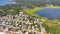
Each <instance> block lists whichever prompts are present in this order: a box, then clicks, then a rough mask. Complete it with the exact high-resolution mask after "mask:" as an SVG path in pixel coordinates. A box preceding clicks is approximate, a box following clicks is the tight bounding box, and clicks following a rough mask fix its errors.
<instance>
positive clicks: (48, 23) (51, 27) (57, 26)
mask: <svg viewBox="0 0 60 34" xmlns="http://www.w3.org/2000/svg"><path fill="white" fill-rule="evenodd" d="M21 7H22V5H20V4H12V5H5V6H0V15H6V14H16V13H18V12H20V11H21V10H22V9H23V8H24V6H23V8H21ZM57 7H59V6H46V7H44V8H57ZM59 8H60V7H59ZM39 9H43V8H42V7H41V8H38V7H36V8H33V7H31V6H28V8H27V9H23V10H22V11H24V12H25V13H27V14H28V15H30V16H36V17H39V18H40V21H42V22H43V26H44V27H45V28H46V31H47V33H51V34H60V21H59V20H57V19H54V20H49V19H48V18H42V17H40V16H39V15H37V14H34V12H35V11H37V10H39ZM43 20H44V21H43Z"/></svg>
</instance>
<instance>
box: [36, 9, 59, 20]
mask: <svg viewBox="0 0 60 34" xmlns="http://www.w3.org/2000/svg"><path fill="white" fill-rule="evenodd" d="M35 14H38V15H39V16H41V17H47V18H48V19H59V20H60V8H44V9H40V10H38V11H36V12H35Z"/></svg>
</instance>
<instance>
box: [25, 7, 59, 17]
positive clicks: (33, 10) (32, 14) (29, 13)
mask: <svg viewBox="0 0 60 34" xmlns="http://www.w3.org/2000/svg"><path fill="white" fill-rule="evenodd" d="M44 8H53V9H54V8H60V6H45V7H36V8H34V9H25V12H26V13H27V14H28V15H31V16H36V17H39V18H40V16H39V15H37V14H35V13H34V12H36V11H37V10H41V9H44Z"/></svg>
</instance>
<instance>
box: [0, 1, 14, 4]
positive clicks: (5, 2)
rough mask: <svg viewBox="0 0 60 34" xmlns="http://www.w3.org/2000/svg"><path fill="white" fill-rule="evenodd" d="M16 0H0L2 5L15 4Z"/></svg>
mask: <svg viewBox="0 0 60 34" xmlns="http://www.w3.org/2000/svg"><path fill="white" fill-rule="evenodd" d="M13 3H14V2H10V0H0V5H6V4H13Z"/></svg>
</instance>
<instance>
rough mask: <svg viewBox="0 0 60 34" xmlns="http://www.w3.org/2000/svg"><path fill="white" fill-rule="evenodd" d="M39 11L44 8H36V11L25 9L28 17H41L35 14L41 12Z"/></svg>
mask: <svg viewBox="0 0 60 34" xmlns="http://www.w3.org/2000/svg"><path fill="white" fill-rule="evenodd" d="M39 9H42V8H38V7H36V8H34V9H25V12H26V13H27V14H28V15H31V16H36V17H40V16H39V15H37V14H34V12H36V11H37V10H39Z"/></svg>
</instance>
